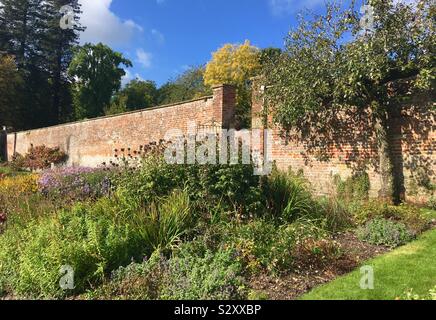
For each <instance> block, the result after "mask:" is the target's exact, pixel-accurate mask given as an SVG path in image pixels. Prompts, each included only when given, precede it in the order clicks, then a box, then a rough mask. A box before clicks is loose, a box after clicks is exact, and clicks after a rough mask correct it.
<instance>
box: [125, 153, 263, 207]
mask: <svg viewBox="0 0 436 320" xmlns="http://www.w3.org/2000/svg"><path fill="white" fill-rule="evenodd" d="M253 170H254V169H253V166H252V165H204V166H203V165H198V164H193V165H173V164H167V163H166V162H165V160H164V158H163V157H162V155H160V154H157V155H156V154H152V155H148V156H145V157H144V159H143V160H142V161H141V164H140V165H138V166H137V167H136V168H132V167H131V166H128V167H126V168H125V170H124V172H123V174H121V176H120V178H119V179H118V181H117V185H118V189H117V194H118V196H119V198H120V199H121V201H123V204H124V205H125V206H128V207H130V208H131V209H137V208H139V207H141V206H143V205H144V204H146V203H150V202H152V201H153V200H154V199H156V198H158V197H162V196H166V195H168V194H170V193H171V192H172V191H173V190H176V189H185V190H186V191H187V193H188V194H189V198H190V199H191V200H192V201H194V202H195V203H196V204H197V206H198V209H203V211H205V212H208V211H209V208H214V207H216V205H217V204H220V206H221V207H222V208H223V209H225V210H231V211H238V212H241V213H251V212H255V211H258V210H259V208H260V206H261V203H262V200H261V199H260V197H261V192H260V189H259V177H257V176H254V175H253Z"/></svg>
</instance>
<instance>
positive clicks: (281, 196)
mask: <svg viewBox="0 0 436 320" xmlns="http://www.w3.org/2000/svg"><path fill="white" fill-rule="evenodd" d="M264 192H265V197H266V199H267V201H268V206H267V209H268V213H269V214H271V215H272V216H273V217H274V218H277V219H282V220H284V221H287V222H292V221H294V220H296V219H297V218H299V217H302V216H307V215H310V214H311V213H312V211H313V210H314V206H313V204H314V201H313V200H312V196H311V194H310V192H309V190H308V186H307V182H306V181H305V180H304V179H303V178H302V177H301V176H299V175H296V174H294V173H292V172H291V171H289V172H288V173H284V172H281V171H278V170H274V172H273V174H272V175H271V176H270V177H269V179H268V182H267V183H266V186H265V191H264Z"/></svg>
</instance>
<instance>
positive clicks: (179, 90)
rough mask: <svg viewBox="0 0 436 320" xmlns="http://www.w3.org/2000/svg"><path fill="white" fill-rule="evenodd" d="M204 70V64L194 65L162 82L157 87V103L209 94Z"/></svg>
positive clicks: (167, 102) (209, 90) (210, 91)
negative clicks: (173, 78)
mask: <svg viewBox="0 0 436 320" xmlns="http://www.w3.org/2000/svg"><path fill="white" fill-rule="evenodd" d="M204 72H205V68H204V66H199V67H195V66H194V67H191V68H189V69H188V70H186V71H185V72H183V73H182V74H181V75H180V76H178V77H177V78H176V79H175V80H172V81H169V82H167V83H166V84H164V85H163V86H162V87H161V88H160V89H159V95H158V104H170V103H175V102H180V101H186V100H191V99H195V98H199V97H202V96H206V95H209V94H211V93H212V90H211V88H210V86H207V85H206V84H205V83H204Z"/></svg>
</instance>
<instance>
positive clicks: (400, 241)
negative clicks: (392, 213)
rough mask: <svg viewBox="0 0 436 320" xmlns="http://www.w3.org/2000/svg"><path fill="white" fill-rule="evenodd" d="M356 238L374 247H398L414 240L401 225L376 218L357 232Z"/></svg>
mask: <svg viewBox="0 0 436 320" xmlns="http://www.w3.org/2000/svg"><path fill="white" fill-rule="evenodd" d="M357 236H358V237H359V239H360V240H362V241H367V242H369V243H371V244H375V245H385V246H388V247H392V248H395V247H398V246H401V245H404V244H406V243H408V242H410V241H412V240H413V239H414V236H413V234H411V233H410V232H409V231H408V230H407V228H406V226H405V225H404V224H402V223H398V222H394V221H391V220H386V219H379V218H376V219H374V220H371V221H369V222H368V223H367V224H366V225H365V226H364V227H360V228H359V229H358V230H357Z"/></svg>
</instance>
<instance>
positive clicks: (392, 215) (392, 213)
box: [352, 201, 429, 234]
mask: <svg viewBox="0 0 436 320" xmlns="http://www.w3.org/2000/svg"><path fill="white" fill-rule="evenodd" d="M352 211H353V215H354V219H355V221H356V223H357V224H359V225H363V224H365V223H366V222H368V221H371V220H373V219H376V218H381V219H391V220H395V221H399V222H402V223H404V224H405V225H406V226H407V228H408V229H409V230H411V231H412V232H413V233H414V234H420V233H422V232H423V231H425V230H426V229H427V228H428V226H429V221H428V219H426V218H425V216H424V215H423V214H422V213H421V211H420V210H419V209H418V208H416V207H414V206H410V205H406V204H404V205H400V206H392V205H388V204H385V203H381V202H377V201H372V202H367V203H363V204H357V205H355V207H354V208H353V210H352Z"/></svg>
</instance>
